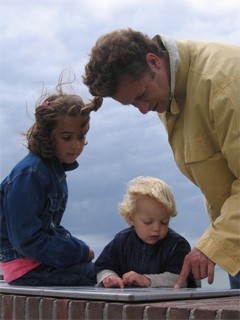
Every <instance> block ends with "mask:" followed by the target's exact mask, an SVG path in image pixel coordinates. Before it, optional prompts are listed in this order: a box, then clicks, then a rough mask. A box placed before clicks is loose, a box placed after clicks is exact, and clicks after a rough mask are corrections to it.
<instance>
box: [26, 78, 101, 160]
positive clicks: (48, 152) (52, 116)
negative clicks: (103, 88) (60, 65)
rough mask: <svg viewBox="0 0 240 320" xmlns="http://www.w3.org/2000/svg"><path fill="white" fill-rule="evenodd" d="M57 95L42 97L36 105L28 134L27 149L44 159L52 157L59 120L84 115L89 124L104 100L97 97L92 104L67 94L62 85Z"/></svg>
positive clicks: (60, 84)
mask: <svg viewBox="0 0 240 320" xmlns="http://www.w3.org/2000/svg"><path fill="white" fill-rule="evenodd" d="M56 91H57V93H56V94H52V95H49V96H48V97H47V98H46V97H44V98H43V97H41V98H40V99H39V101H38V102H37V104H36V109H35V123H34V125H33V126H32V127H31V128H30V129H29V130H28V131H27V132H26V134H25V136H26V139H27V148H28V149H29V151H31V152H33V153H36V154H39V155H41V156H42V157H43V158H50V157H52V156H53V155H54V154H53V150H54V139H53V134H52V133H53V131H54V129H55V128H56V126H57V122H58V120H59V119H62V118H64V117H66V116H70V117H76V116H79V115H82V116H83V117H85V118H86V122H85V123H88V122H89V120H90V112H91V111H92V110H94V111H97V110H98V109H99V108H100V107H101V105H102V98H100V97H95V98H94V99H93V100H92V101H91V102H90V103H88V104H86V105H85V104H84V102H83V100H82V99H81V98H80V97H79V96H77V95H75V94H66V93H64V92H63V90H62V83H59V84H58V85H57V87H56Z"/></svg>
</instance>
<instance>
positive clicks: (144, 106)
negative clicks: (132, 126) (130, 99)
mask: <svg viewBox="0 0 240 320" xmlns="http://www.w3.org/2000/svg"><path fill="white" fill-rule="evenodd" d="M133 105H134V107H135V108H137V109H138V110H139V111H140V112H141V113H143V114H146V113H148V111H149V102H147V101H138V102H136V103H134V104H133Z"/></svg>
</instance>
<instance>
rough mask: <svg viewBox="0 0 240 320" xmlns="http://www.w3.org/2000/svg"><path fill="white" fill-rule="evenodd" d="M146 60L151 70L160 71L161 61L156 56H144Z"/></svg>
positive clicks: (149, 54) (150, 54)
mask: <svg viewBox="0 0 240 320" xmlns="http://www.w3.org/2000/svg"><path fill="white" fill-rule="evenodd" d="M146 60H147V63H148V66H149V68H150V69H151V70H156V69H158V70H159V69H161V66H162V62H161V59H160V58H159V57H158V56H156V55H155V54H154V53H148V54H147V55H146Z"/></svg>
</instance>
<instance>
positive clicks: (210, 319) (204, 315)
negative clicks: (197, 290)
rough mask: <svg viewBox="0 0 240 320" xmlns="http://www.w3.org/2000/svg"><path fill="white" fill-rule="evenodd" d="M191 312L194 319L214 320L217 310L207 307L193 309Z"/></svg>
mask: <svg viewBox="0 0 240 320" xmlns="http://www.w3.org/2000/svg"><path fill="white" fill-rule="evenodd" d="M193 314H194V320H206V319H207V320H214V319H215V317H216V314H217V312H216V310H209V309H195V310H194V313H193Z"/></svg>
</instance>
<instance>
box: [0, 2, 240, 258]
mask: <svg viewBox="0 0 240 320" xmlns="http://www.w3.org/2000/svg"><path fill="white" fill-rule="evenodd" d="M0 21H1V22H0V23H1V25H0V32H1V42H0V57H1V79H0V83H1V87H0V90H1V91H0V92H1V96H0V98H1V105H0V106H1V114H0V130H1V135H0V136H1V141H0V143H1V154H0V156H1V157H0V179H1V180H2V179H3V178H4V177H5V176H6V175H7V174H8V173H9V171H10V170H11V168H12V167H13V166H14V164H15V163H16V162H17V161H19V160H20V159H21V158H22V157H24V156H25V154H26V152H27V149H26V147H25V146H24V145H23V141H22V140H21V136H20V134H19V132H21V131H24V130H26V129H28V128H29V127H30V126H31V124H32V120H31V119H30V118H29V115H30V116H33V114H34V103H35V101H36V100H37V99H38V98H39V96H40V95H41V93H42V88H43V84H44V87H45V88H46V89H47V90H48V91H49V92H51V91H52V90H54V88H55V85H56V83H57V80H58V76H59V74H60V72H61V71H62V70H63V69H71V70H72V71H73V72H74V73H75V74H76V76H77V79H76V81H75V84H74V91H75V93H76V94H79V95H80V96H81V97H82V98H83V100H84V101H85V102H87V101H88V100H89V99H90V98H91V95H90V94H89V93H88V90H87V88H86V86H85V85H83V84H82V74H83V72H84V65H85V64H86V62H87V61H88V54H89V53H90V50H91V47H92V46H93V45H94V43H95V41H96V40H97V38H98V37H99V36H100V35H102V34H103V33H106V32H109V31H112V30H113V29H119V28H127V27H131V28H133V29H135V30H139V31H142V32H144V33H147V34H148V35H149V36H154V35H155V34H162V35H168V36H170V37H173V38H175V39H179V40H180V39H195V40H201V41H223V42H228V43H235V44H239V40H240V2H239V0H225V1H223V0H211V1H209V0H168V1H165V0H121V1H118V0H101V1H99V0H75V1H74V0H55V1H54V0H52V1H51V0H48V1H46V0H42V1H39V0H38V1H36V0H1V1H0ZM26 105H27V110H28V113H29V115H28V114H27V111H26ZM87 139H88V145H87V146H86V148H85V150H84V153H83V154H82V155H81V156H80V158H79V159H78V160H79V165H80V166H79V168H78V169H77V170H75V171H73V172H71V173H68V186H69V201H68V208H67V211H66V213H65V217H64V219H63V225H64V226H65V227H67V228H68V229H69V230H70V231H71V232H72V233H73V234H74V235H76V236H79V237H80V238H81V239H83V240H85V241H86V242H88V244H89V245H90V246H91V247H92V249H94V250H95V253H96V255H98V254H99V252H100V250H101V249H102V248H103V246H105V245H106V244H107V242H108V241H109V240H110V239H111V238H112V237H113V235H114V234H115V233H116V232H118V231H119V230H121V229H122V228H124V227H125V226H126V223H125V222H124V221H123V220H122V218H121V217H120V216H119V214H118V210H117V206H118V203H119V202H120V201H121V200H122V197H123V194H124V192H125V189H126V184H127V182H128V181H129V180H130V179H132V178H134V177H136V176H138V175H152V176H156V177H158V178H161V179H163V180H165V181H166V182H167V183H168V184H169V185H170V187H171V188H172V189H173V192H174V194H175V199H176V203H177V208H178V216H177V217H176V218H173V220H172V221H171V227H172V228H174V229H175V230H176V231H177V232H179V233H181V234H182V235H184V236H185V237H186V238H187V239H188V240H189V241H190V243H191V245H192V246H194V243H195V242H196V241H197V239H198V238H199V237H200V236H201V234H202V233H203V232H204V230H205V229H206V227H207V225H208V218H207V216H206V213H205V210H204V206H203V201H202V195H201V193H200V191H199V190H198V188H197V187H195V186H194V185H193V184H192V183H191V182H189V181H188V180H187V178H185V177H184V176H183V175H182V174H181V173H180V172H179V170H178V169H177V167H176V165H175V162H174V160H173V156H172V153H171V150H170V147H169V145H168V141H167V135H166V133H165V129H164V128H163V125H162V124H161V122H160V120H159V119H158V117H157V115H156V114H155V113H152V114H147V115H142V114H141V113H139V111H137V110H136V109H135V108H131V107H126V106H121V105H120V104H118V103H117V102H115V101H114V100H111V99H105V100H104V103H103V106H102V108H101V109H99V111H98V112H97V113H93V114H92V118H91V129H90V131H89V134H88V137H87Z"/></svg>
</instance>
